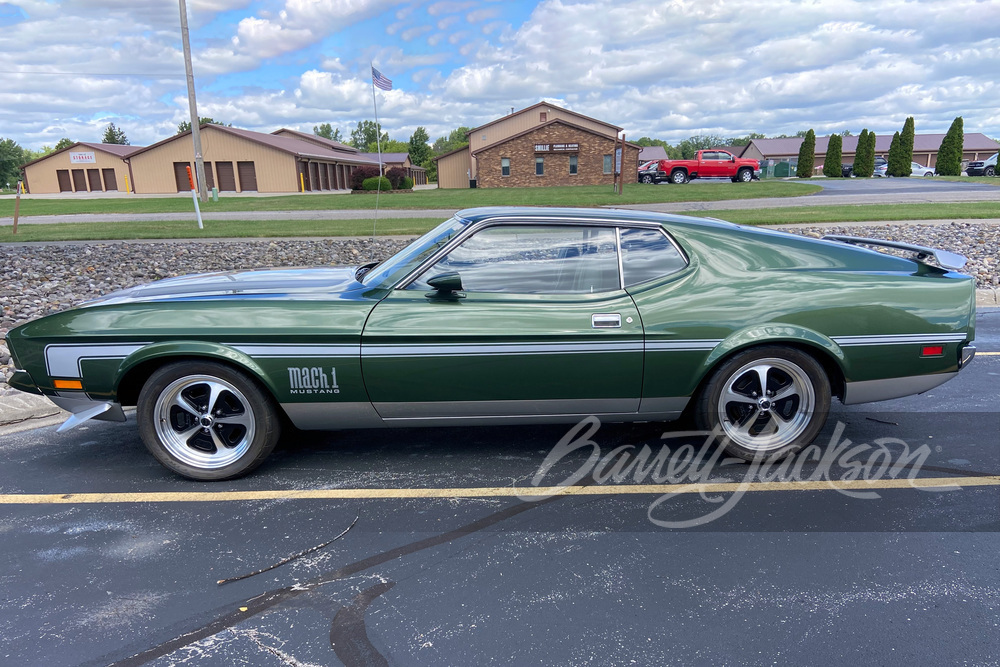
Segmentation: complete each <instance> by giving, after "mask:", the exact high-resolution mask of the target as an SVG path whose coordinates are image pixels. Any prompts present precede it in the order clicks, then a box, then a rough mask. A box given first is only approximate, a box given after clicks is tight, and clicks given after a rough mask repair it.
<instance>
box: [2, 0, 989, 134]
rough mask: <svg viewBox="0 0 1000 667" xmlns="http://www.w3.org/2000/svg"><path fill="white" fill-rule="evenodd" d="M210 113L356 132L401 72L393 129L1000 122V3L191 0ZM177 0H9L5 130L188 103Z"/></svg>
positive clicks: (132, 126)
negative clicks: (377, 80) (526, 111)
mask: <svg viewBox="0 0 1000 667" xmlns="http://www.w3.org/2000/svg"><path fill="white" fill-rule="evenodd" d="M188 7H189V16H190V23H191V30H192V47H193V51H194V61H195V77H196V81H197V86H198V88H197V91H198V92H197V95H198V105H199V112H200V113H201V115H203V116H212V117H213V118H216V119H218V120H222V121H225V122H229V123H232V124H233V125H236V126H238V127H245V128H249V129H254V130H261V131H268V132H269V131H272V130H274V129H277V128H279V127H290V128H293V129H299V130H304V131H311V130H312V128H313V126H314V125H316V124H318V123H324V122H328V123H331V124H332V125H333V126H334V127H339V128H340V130H341V132H342V133H344V134H345V135H347V134H349V131H350V129H351V128H352V127H354V126H355V125H356V124H357V122H358V121H359V120H363V119H369V118H371V117H372V100H371V85H370V79H369V77H368V63H369V61H374V62H375V63H376V66H377V67H379V69H380V70H381V71H382V72H383V73H384V74H385V75H386V76H388V77H389V78H390V79H392V80H393V83H394V90H392V91H390V92H388V93H382V92H379V97H378V99H379V116H380V120H381V121H382V123H383V126H384V128H385V129H386V130H387V131H388V132H389V133H390V135H391V136H392V137H393V138H394V139H402V140H406V139H407V138H408V137H409V135H410V134H411V133H412V132H413V130H414V129H415V128H416V127H417V126H423V127H425V128H427V130H428V132H429V134H430V135H431V138H432V139H433V138H435V137H438V136H441V135H444V134H447V133H448V132H449V131H450V130H452V129H454V128H455V127H458V126H460V125H466V126H475V125H479V124H482V123H485V122H488V121H489V120H492V119H494V118H496V117H498V116H500V115H502V114H504V113H507V112H509V111H510V109H511V107H514V108H523V107H525V106H529V105H531V104H534V103H536V102H538V101H539V100H542V99H546V100H548V101H550V102H554V103H556V104H560V105H563V106H566V107H568V108H571V109H573V110H575V111H578V112H581V113H584V114H587V115H591V116H595V117H597V118H600V119H602V120H606V121H609V122H613V123H615V124H617V125H620V126H622V127H624V128H625V132H626V134H627V136H628V138H632V139H634V138H638V137H641V136H652V137H657V138H662V139H666V140H668V141H671V142H677V141H680V140H682V139H684V138H687V137H689V136H692V135H697V134H721V135H723V136H737V135H743V134H746V133H748V132H761V133H764V134H768V135H773V134H779V133H788V134H792V133H794V132H795V131H797V130H800V129H807V128H810V127H812V128H814V129H815V130H816V131H817V133H818V134H828V133H830V132H840V131H843V130H850V131H852V132H854V133H859V132H860V131H861V129H862V128H865V127H867V128H869V129H872V130H875V131H876V132H879V133H891V132H893V131H894V130H897V129H900V128H901V127H902V124H903V121H904V120H905V118H906V116H909V115H913V116H915V118H916V122H917V131H918V132H944V131H945V130H946V129H947V127H948V125H949V124H950V123H951V121H952V119H953V118H954V117H955V116H958V115H961V116H963V117H964V118H965V127H966V130H967V131H970V132H983V133H985V134H987V135H989V136H992V137H998V136H1000V111H998V109H1000V75H998V74H997V72H998V71H1000V68H998V67H996V62H997V61H998V60H1000V31H998V30H997V29H996V26H997V25H1000V1H998V0H989V1H976V0H925V1H922V2H921V1H916V0H879V1H878V2H868V1H867V0H865V1H852V0H767V1H766V2H761V0H719V1H716V0H665V1H658V2H655V3H650V2H649V1H648V0H542V1H538V0H535V1H526V0H492V1H491V0H478V1H477V0H469V1H464V0H188ZM180 46H181V45H180V30H179V12H178V9H177V4H176V3H175V2H174V1H173V0H102V1H101V2H95V1H94V0H61V1H59V2H56V1H53V0H9V1H6V2H5V1H3V0H0V58H2V62H3V63H4V67H3V69H2V70H0V137H10V138H13V139H14V140H16V141H18V142H19V143H21V144H22V145H23V146H25V147H28V148H39V147H41V146H42V145H44V144H49V145H51V144H54V143H55V142H56V141H58V140H59V139H60V138H61V137H70V138H72V139H74V140H81V141H99V140H100V136H101V133H102V131H103V128H104V127H105V126H106V125H107V124H108V123H109V122H114V123H115V124H117V125H119V126H121V127H122V128H123V129H124V130H125V132H126V134H127V135H128V136H129V138H130V139H131V140H132V143H133V144H149V143H153V142H155V141H158V140H160V139H163V138H165V137H167V136H169V135H171V134H173V133H174V132H175V131H176V127H177V124H178V123H179V122H181V121H182V120H185V119H186V118H187V113H188V112H187V97H186V89H185V86H184V78H183V76H184V69H183V61H182V58H181V49H180Z"/></svg>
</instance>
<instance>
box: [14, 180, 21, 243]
mask: <svg viewBox="0 0 1000 667" xmlns="http://www.w3.org/2000/svg"><path fill="white" fill-rule="evenodd" d="M20 213H21V181H18V182H17V194H16V195H14V233H15V234H17V216H18V215H19V214H20Z"/></svg>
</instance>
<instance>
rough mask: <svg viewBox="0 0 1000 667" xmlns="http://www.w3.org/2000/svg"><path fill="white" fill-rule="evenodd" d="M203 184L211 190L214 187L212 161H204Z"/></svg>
mask: <svg viewBox="0 0 1000 667" xmlns="http://www.w3.org/2000/svg"><path fill="white" fill-rule="evenodd" d="M205 186H206V187H207V188H208V189H209V190H211V189H212V188H214V187H215V177H214V175H213V174H212V163H211V162H206V163H205Z"/></svg>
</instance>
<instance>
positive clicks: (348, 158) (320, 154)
mask: <svg viewBox="0 0 1000 667" xmlns="http://www.w3.org/2000/svg"><path fill="white" fill-rule="evenodd" d="M200 127H201V129H202V130H204V129H207V128H212V129H213V130H218V131H220V132H225V133H228V134H232V135H235V136H237V137H240V138H242V139H246V140H247V141H252V142H254V143H257V144H261V145H263V146H267V147H269V148H273V149H275V150H278V151H281V152H283V153H289V154H291V155H294V156H295V157H301V158H307V159H311V160H329V161H331V162H349V163H354V164H366V165H367V164H378V162H377V161H373V160H370V159H368V158H366V157H364V156H362V155H360V154H358V153H345V152H344V151H340V150H334V149H333V148H327V147H326V146H322V145H320V144H318V143H315V142H312V141H308V140H306V139H299V138H297V137H291V136H282V135H277V134H267V133H265V132H254V131H253V130H244V129H241V128H238V127H228V126H226V125H215V124H212V123H203V124H202V125H201V126H200ZM190 134H191V130H187V131H186V132H179V133H177V134H175V135H174V136H172V137H167V138H166V139H164V140H163V141H159V142H157V143H155V144H153V145H151V146H146V147H145V148H143V149H142V150H138V151H136V152H135V153H134V154H133V155H131V156H129V157H134V156H135V155H138V154H139V153H144V152H146V151H149V150H152V149H154V148H157V147H159V146H162V145H163V144H166V143H169V142H171V141H176V140H177V139H180V138H182V137H186V136H189V135H190Z"/></svg>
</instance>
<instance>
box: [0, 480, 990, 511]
mask: <svg viewBox="0 0 1000 667" xmlns="http://www.w3.org/2000/svg"><path fill="white" fill-rule="evenodd" d="M971 486H1000V475H991V476H984V477H924V478H917V479H912V480H911V479H880V480H875V481H871V482H868V481H865V480H852V481H831V482H826V481H807V482H748V483H746V484H744V483H742V482H718V483H714V484H622V485H616V486H600V485H589V486H569V487H561V486H540V487H535V486H520V487H512V486H492V487H490V486H487V487H471V488H454V489H311V490H287V491H283V490H277V489H275V490H269V491H176V492H162V493H156V492H151V493H7V494H2V495H0V505H78V504H93V503H191V502H220V501H247V500H345V499H362V500H369V499H399V498H489V497H497V498H499V497H538V496H556V495H574V496H623V495H643V494H651V495H662V494H665V493H672V494H687V493H726V492H730V493H731V492H734V491H747V492H760V491H833V490H844V491H875V490H879V489H907V488H920V489H933V488H954V487H971Z"/></svg>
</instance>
